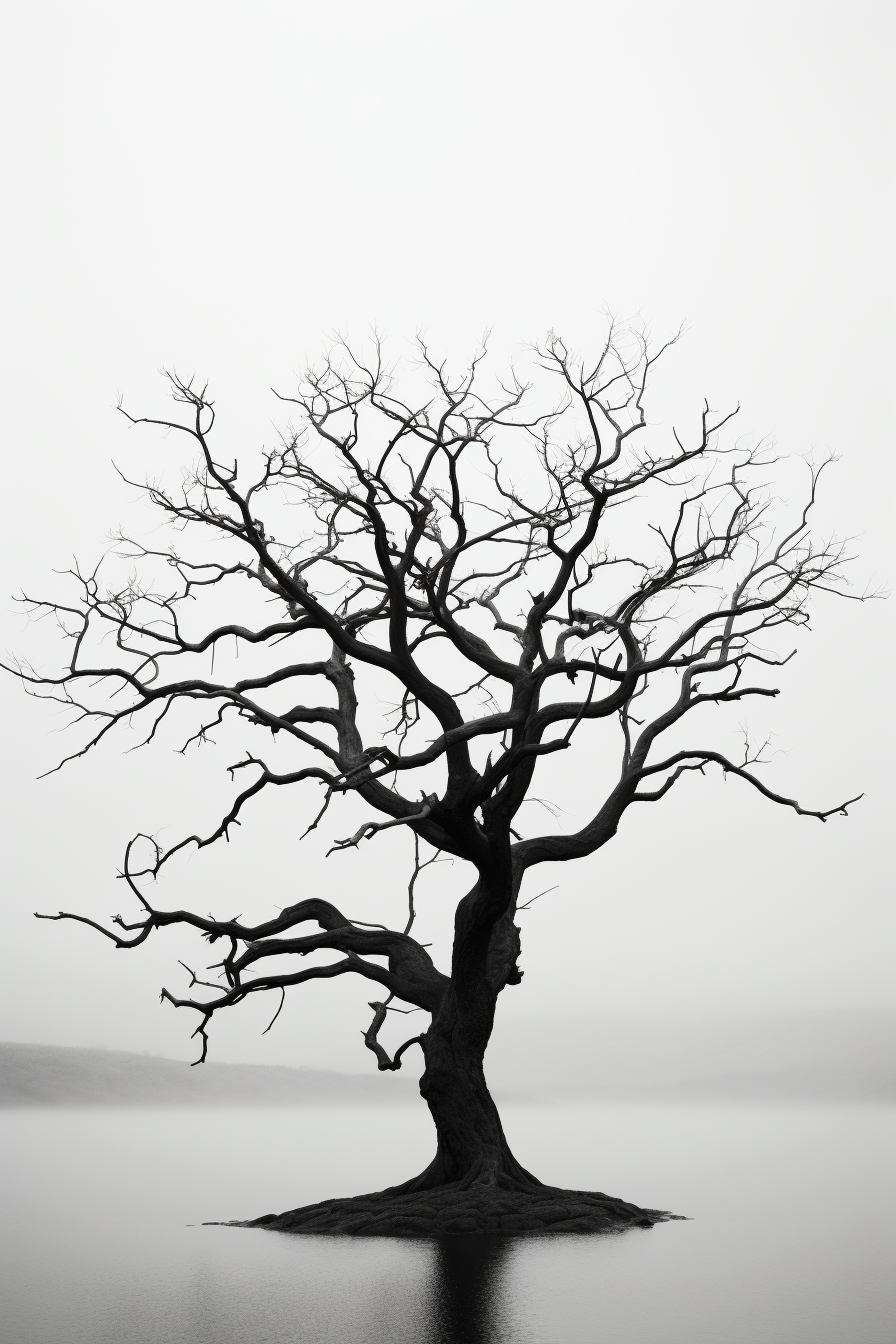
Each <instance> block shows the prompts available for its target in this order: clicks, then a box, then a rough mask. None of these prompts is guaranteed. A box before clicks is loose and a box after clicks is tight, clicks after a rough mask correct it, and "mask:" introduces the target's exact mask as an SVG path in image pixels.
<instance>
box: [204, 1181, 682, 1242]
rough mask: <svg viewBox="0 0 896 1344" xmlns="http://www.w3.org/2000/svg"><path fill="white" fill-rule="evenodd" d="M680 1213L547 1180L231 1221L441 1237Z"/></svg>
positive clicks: (612, 1224)
mask: <svg viewBox="0 0 896 1344" xmlns="http://www.w3.org/2000/svg"><path fill="white" fill-rule="evenodd" d="M678 1216H679V1215H677V1214H673V1213H667V1212H665V1211H664V1210H661V1209H640V1208H638V1206H637V1205H636V1204H626V1203H625V1201H624V1200H621V1199H614V1198H613V1197H612V1196H610V1195H603V1194H599V1193H597V1192H593V1191H589V1190H560V1189H557V1188H556V1187H552V1186H546V1185H542V1186H537V1185H535V1186H530V1187H528V1188H526V1189H502V1188H501V1187H500V1186H496V1185H493V1184H485V1183H473V1184H457V1185H443V1186H439V1187H437V1188H435V1189H432V1190H421V1191H408V1192H404V1191H400V1190H399V1191H396V1192H394V1193H393V1192H392V1191H390V1190H383V1191H381V1192H380V1193H378V1194H372V1195H358V1196H356V1197H355V1198H354V1199H327V1200H323V1201H322V1202H321V1203H320V1204H309V1205H308V1206H307V1207H306V1208H303V1209H290V1210H289V1211H288V1212H287V1213H280V1214H275V1213H267V1214H264V1215H263V1216H262V1217H261V1218H254V1219H252V1221H251V1222H239V1223H231V1224H229V1226H231V1227H261V1228H267V1229H269V1230H271V1231H275V1232H294V1233H300V1234H310V1235H317V1236H351V1237H440V1236H457V1235H462V1234H465V1233H504V1234H510V1235H518V1234H521V1233H523V1234H531V1233H554V1232H618V1231H621V1230H622V1229H624V1228H627V1227H653V1225H654V1223H664V1222H668V1221H669V1219H671V1218H677V1217H678Z"/></svg>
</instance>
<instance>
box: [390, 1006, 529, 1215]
mask: <svg viewBox="0 0 896 1344" xmlns="http://www.w3.org/2000/svg"><path fill="white" fill-rule="evenodd" d="M445 1000H446V1001H445V1002H444V1003H443V1005H442V1009H441V1010H440V1012H439V1013H438V1015H437V1017H436V1018H435V1020H434V1021H433V1024H432V1026H431V1027H430V1029H429V1031H428V1032H427V1033H426V1035H425V1036H424V1037H423V1057H424V1059H425V1061H426V1069H425V1071H424V1073H423V1076H422V1078H421V1079H420V1093H421V1095H422V1096H423V1098H424V1100H425V1101H426V1104H427V1105H428V1107H429V1111H430V1114H431V1116H432V1118H433V1123H434V1125H435V1127H436V1136H437V1144H438V1146H437V1149H436V1156H435V1158H434V1159H433V1161H432V1163H431V1164H430V1166H429V1167H427V1169H426V1171H425V1172H423V1174H422V1175H421V1176H419V1177H418V1178H417V1180H416V1181H414V1182H410V1183H409V1185H408V1187H407V1188H408V1189H415V1190H431V1189H433V1188H435V1187H437V1186H440V1185H450V1184H454V1183H457V1182H460V1183H461V1184H463V1185H470V1184H472V1183H473V1182H476V1183H480V1184H483V1185H494V1186H498V1187H500V1188H501V1189H505V1190H509V1189H516V1188H538V1187H540V1186H541V1182H540V1181H538V1180H537V1179H536V1178H535V1177H534V1176H532V1175H531V1174H530V1173H529V1172H528V1171H526V1170H525V1168H524V1167H522V1166H520V1164H519V1162H517V1160H516V1158H515V1157H514V1156H513V1153H512V1152H511V1151H510V1148H509V1146H508V1143H507V1139H506V1138H505V1135H504V1130H503V1127H502V1125H501V1117H500V1116H499V1115H498V1108H497V1107H496V1106H495V1103H494V1102H493V1101H492V1098H491V1094H490V1092H489V1090H488V1085H487V1084H486V1081H485V1073H484V1071H483V1056H484V1053H485V1047H484V1044H483V1040H484V1041H485V1042H486V1043H487V1041H488V1036H489V1035H490V1034H491V1025H492V1018H493V1016H494V1006H493V1005H492V1006H491V1011H490V1012H488V1013H487V1017H486V1020H485V1021H481V1022H478V1023H476V1024H475V1026H476V1027H478V1030H474V1031H472V1032H471V1031H469V1030H465V1029H464V1025H463V1023H462V1021H461V1020H459V1019H460V1017H461V1015H460V1014H459V1013H458V1011H457V1002H456V995H455V993H454V990H453V987H452V988H450V989H449V990H448V992H447V994H446V996H445Z"/></svg>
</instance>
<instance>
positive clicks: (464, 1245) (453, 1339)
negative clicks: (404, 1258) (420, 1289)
mask: <svg viewBox="0 0 896 1344" xmlns="http://www.w3.org/2000/svg"><path fill="white" fill-rule="evenodd" d="M512 1249H513V1239H512V1238H508V1237H490V1236H481V1235H480V1236H454V1237H439V1238H438V1240H437V1241H436V1242H435V1256H434V1257H433V1261H432V1281H431V1285H430V1310H431V1327H430V1335H429V1340H428V1341H427V1344H429V1342H430V1341H431V1344H497V1341H499V1340H501V1341H505V1340H508V1341H509V1340H510V1339H512V1335H509V1334H508V1333H507V1332H506V1329H502V1328H501V1327H502V1325H503V1326H505V1327H506V1326H507V1325H508V1324H509V1323H508V1322H506V1321H502V1317H503V1316H504V1312H503V1310H502V1297H503V1293H502V1288H503V1284H504V1279H505V1275H506V1271H507V1268H508V1266H509V1262H510V1258H511V1252H512Z"/></svg>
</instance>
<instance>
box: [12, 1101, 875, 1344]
mask: <svg viewBox="0 0 896 1344" xmlns="http://www.w3.org/2000/svg"><path fill="white" fill-rule="evenodd" d="M894 1119H896V1113H894V1111H892V1110H889V1109H887V1108H884V1107H878V1108H871V1107H869V1108H859V1107H855V1108H853V1107H845V1106H844V1107H838V1108H812V1107H806V1108H793V1109H786V1108H780V1107H776V1108H771V1107H769V1108H761V1107H755V1108H748V1107H725V1106H715V1107H709V1106H703V1107H687V1106H624V1105H617V1106H603V1107H599V1108H597V1107H589V1108H570V1109H563V1108H559V1107H556V1108H555V1107H542V1108H537V1107H528V1108H522V1107H520V1108H517V1109H509V1110H508V1111H507V1113H506V1116H505V1120H506V1128H507V1131H508V1135H509V1138H510V1140H511V1143H512V1145H513V1147H514V1149H515V1151H516V1153H517V1156H518V1157H519V1158H520V1160H521V1161H522V1162H523V1164H524V1165H525V1166H527V1167H529V1168H530V1170H535V1171H536V1172H537V1174H538V1175H539V1176H540V1177H541V1178H542V1179H543V1180H549V1181H551V1182H553V1183H556V1184H559V1185H566V1186H580V1187H583V1188H589V1189H602V1190H605V1191H607V1192H608V1193H610V1194H615V1195H621V1196H622V1197H624V1198H626V1199H630V1200H634V1201H636V1202H638V1203H642V1204H647V1205H650V1206H653V1207H659V1208H668V1209H672V1210H673V1211H675V1212H676V1213H683V1214H687V1215H689V1217H690V1219H691V1220H692V1221H688V1222H676V1223H669V1224H665V1225H662V1226H659V1227H655V1228H653V1229H650V1230H643V1229H634V1230H632V1231H630V1232H626V1233H623V1234H621V1235H612V1236H581V1237H569V1236H567V1237H553V1238H537V1239H529V1240H526V1239H512V1238H494V1239H491V1238H473V1237H458V1238H444V1239H443V1240H441V1241H424V1240H414V1241H405V1240H399V1239H395V1240H388V1241H380V1240H372V1241H363V1240H352V1239H350V1238H323V1237H320V1238H318V1237H315V1238H309V1237H287V1236H283V1235H278V1234H276V1233H270V1232H262V1231H250V1230H244V1229H238V1228H225V1227H202V1226H198V1225H197V1224H200V1223H201V1222H202V1220H204V1219H217V1218H234V1217H237V1218H239V1217H253V1216H255V1215H257V1214H261V1213H266V1212H272V1211H280V1210H282V1209H285V1208H291V1207H294V1206H296V1205H298V1204H302V1203H308V1202H312V1201H314V1200H318V1199H323V1198H326V1197H328V1196H331V1195H332V1196H337V1195H349V1194H357V1193H360V1192H361V1191H363V1190H367V1189H376V1188H380V1187H381V1186H383V1185H387V1184H391V1183H394V1182H396V1181H398V1180H402V1179H404V1178H406V1177H407V1176H409V1175H411V1174H412V1173H413V1172H414V1171H417V1170H420V1169H422V1167H423V1166H424V1165H425V1163H426V1162H427V1161H428V1160H429V1158H430V1156H431V1150H432V1135H431V1131H430V1129H429V1124H428V1120H427V1118H426V1116H425V1115H424V1114H422V1113H421V1114H418V1113H417V1112H415V1111H414V1110H409V1109H407V1108H403V1109H401V1110H395V1111H384V1110H383V1109H381V1108H377V1109H375V1110H373V1109H370V1110H366V1109H364V1110H358V1109H348V1108H341V1109H339V1110H320V1109H305V1110H295V1111H284V1110H282V1109H278V1110H275V1111H258V1110H253V1111H208V1110H206V1111H203V1112H197V1111H183V1110H181V1111H155V1112H150V1111H128V1110H121V1111H112V1110H103V1111H86V1110H79V1111H73V1110H66V1111H62V1110H51V1109H46V1110H23V1111H11V1110H9V1111H5V1112H0V1163H2V1187H0V1202H2V1208H3V1215H2V1216H3V1235H2V1245H0V1261H2V1269H0V1273H2V1280H3V1283H2V1294H3V1296H2V1303H0V1311H2V1321H3V1331H2V1334H3V1339H4V1340H5V1341H6V1344H236V1341H245V1340H254V1341H258V1344H281V1341H282V1342H283V1344H286V1342H287V1341H290V1344H292V1342H293V1341H295V1342H297V1344H299V1342H301V1344H304V1341H313V1342H314V1344H318V1342H319V1341H334V1344H335V1342H336V1341H339V1344H380V1342H381V1341H385V1342H388V1344H517V1341H519V1344H580V1342H581V1344H586V1342H587V1344H592V1342H595V1344H596V1342H598V1341H599V1344H660V1342H661V1341H662V1344H775V1342H777V1341H781V1344H846V1342H847V1341H848V1344H890V1342H891V1341H892V1339H893V1338H894V1335H896V1328H894V1308H896V1302H894V1294H893V1289H892V1286H891V1285H892V1282H893V1281H894V1278H896V1276H894V1275H893V1263H894V1250H896V1243H894V1233H893V1225H894V1193H896V1190H894V1179H893V1177H894V1160H893V1152H894V1144H893V1137H894Z"/></svg>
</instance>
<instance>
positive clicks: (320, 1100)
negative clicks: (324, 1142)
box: [0, 1043, 419, 1107]
mask: <svg viewBox="0 0 896 1344" xmlns="http://www.w3.org/2000/svg"><path fill="white" fill-rule="evenodd" d="M418 1095H419V1094H418V1092H417V1087H416V1084H415V1083H414V1082H413V1080H411V1079H407V1078H396V1077H394V1076H392V1075H386V1076H384V1075H383V1074H377V1073H371V1074H369V1075H364V1074H348V1073H326V1072H324V1071H323V1070H318V1069H289V1068H281V1067H278V1066H276V1065H269V1064H203V1065H202V1067H201V1068H195V1069H191V1068H190V1066H189V1064H185V1063H182V1062H181V1061H179V1060H175V1059H162V1058H160V1057H158V1056H155V1055H135V1054H129V1053H127V1052H126V1051H124V1050H85V1049H79V1048H77V1047H72V1046H61V1045H12V1044H6V1043H0V1106H141V1107H142V1106H358V1105H361V1106H395V1105H403V1104H405V1103H406V1102H413V1101H416V1100H417V1099H418Z"/></svg>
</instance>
